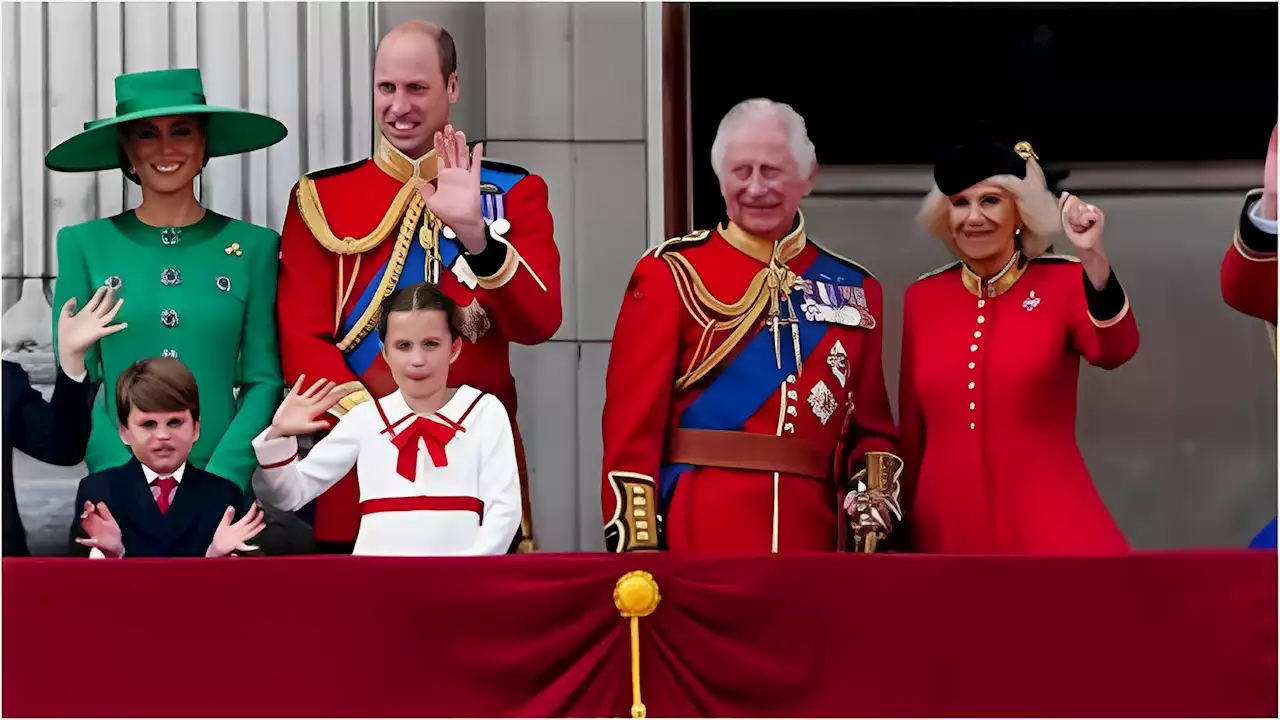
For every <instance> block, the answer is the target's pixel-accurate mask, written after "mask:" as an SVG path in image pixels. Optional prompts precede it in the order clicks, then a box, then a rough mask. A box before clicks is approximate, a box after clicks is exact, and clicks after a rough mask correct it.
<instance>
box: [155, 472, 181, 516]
mask: <svg viewBox="0 0 1280 720" xmlns="http://www.w3.org/2000/svg"><path fill="white" fill-rule="evenodd" d="M155 486H156V487H158V488H160V497H158V498H156V504H157V505H159V506H160V514H161V515H165V514H167V513H168V512H169V495H170V494H171V493H172V492H173V489H174V488H176V487H178V481H177V480H174V479H173V478H171V477H163V478H156V481H155Z"/></svg>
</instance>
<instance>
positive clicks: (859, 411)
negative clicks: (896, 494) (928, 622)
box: [602, 219, 896, 553]
mask: <svg viewBox="0 0 1280 720" xmlns="http://www.w3.org/2000/svg"><path fill="white" fill-rule="evenodd" d="M774 247H775V245H774V243H771V242H769V241H767V240H763V239H761V238H756V237H753V236H750V235H748V234H746V233H744V232H742V231H741V230H739V229H737V228H736V227H734V226H730V228H729V229H727V230H724V229H722V230H721V231H718V232H715V233H711V234H710V235H707V234H706V233H701V234H696V233H695V234H694V235H692V236H689V237H687V238H684V239H678V240H673V241H669V242H668V243H666V244H664V245H663V246H662V247H661V248H659V249H658V250H657V251H655V252H650V253H648V254H647V255H645V257H644V258H642V259H641V261H640V262H639V264H638V265H637V266H636V269H635V272H634V274H633V275H632V278H631V281H630V283H629V285H628V286H627V290H626V296H625V297H624V299H623V303H622V309H621V312H620V314H619V316H618V320H617V326H616V328H615V330H614V334H613V346H612V349H611V351H610V356H609V368H608V375H607V378H606V400H605V406H604V416H603V431H604V473H603V479H602V485H603V488H602V510H603V519H604V522H605V526H606V539H607V540H608V541H609V545H610V546H611V549H615V550H618V551H621V550H626V549H634V546H635V545H637V543H634V542H632V541H634V539H635V536H636V534H637V521H636V517H635V516H634V515H633V514H632V512H631V511H632V510H635V509H638V510H639V511H640V513H641V515H640V518H641V519H640V520H639V523H640V524H639V527H640V528H641V529H640V530H639V532H640V533H643V535H642V537H643V539H645V540H652V539H653V534H652V532H650V531H651V530H652V529H653V525H652V521H653V517H652V510H653V508H654V506H657V507H658V510H659V512H665V513H666V515H665V516H664V517H663V518H662V520H663V522H665V548H666V549H670V550H673V551H696V552H723V553H767V552H770V551H771V550H776V551H782V552H786V551H830V550H833V549H835V548H836V537H837V525H836V523H837V517H843V511H841V512H840V514H839V515H838V514H837V511H836V485H835V482H834V481H833V479H832V477H831V476H832V475H834V474H837V473H840V474H843V473H844V471H843V470H839V471H837V470H835V469H834V468H833V467H832V464H833V463H836V464H839V463H840V462H841V461H840V460H834V458H835V457H836V456H837V445H838V444H840V443H844V447H847V448H848V449H849V454H848V457H850V458H853V462H854V463H855V464H856V463H857V458H861V457H863V456H864V455H865V454H866V453H868V452H872V451H881V452H896V450H895V446H896V429H895V426H894V422H893V415H892V411H891V409H890V406H889V401H888V395H887V393H886V391H885V384H884V373H883V366H882V363H881V344H882V331H881V325H880V323H881V322H882V320H883V317H882V315H881V307H882V294H881V289H880V284H879V283H878V282H877V281H876V280H875V279H874V278H873V277H871V275H870V274H868V273H867V272H866V271H865V270H864V269H862V268H860V267H858V266H857V265H855V264H853V263H851V262H849V261H847V260H843V259H840V258H837V257H835V256H833V255H831V254H830V253H827V252H826V251H824V250H821V249H820V248H818V247H817V246H816V245H814V244H813V243H812V242H811V241H809V240H807V238H806V237H805V235H804V226H803V219H801V220H800V224H799V225H798V227H797V229H796V230H795V231H793V233H792V234H791V235H789V236H788V237H786V238H783V239H782V240H779V241H778V243H777V249H778V253H779V256H780V257H781V258H782V259H783V262H784V264H785V268H786V269H789V270H790V271H791V272H793V273H794V274H795V275H799V276H802V277H807V276H810V275H812V276H813V277H815V278H825V282H829V283H832V284H836V285H843V286H845V287H846V288H847V291H846V295H847V296H848V297H849V298H852V300H851V303H859V302H860V303H861V305H859V306H858V307H857V308H855V310H856V313H857V315H856V317H857V318H861V320H862V323H861V324H860V325H859V324H855V325H853V326H850V325H841V324H836V323H834V322H823V321H821V320H818V321H813V322H810V321H809V318H808V316H807V315H806V316H805V322H804V323H796V324H795V326H796V327H799V336H798V337H799V344H800V346H801V347H800V351H801V353H802V358H803V361H802V363H800V365H799V367H800V372H798V373H797V372H795V368H796V362H795V354H796V342H795V340H793V337H792V334H791V329H790V328H791V326H788V325H786V324H782V325H781V327H780V330H779V338H778V345H777V351H776V354H775V346H774V343H773V332H772V331H771V329H770V327H768V326H767V318H768V317H769V310H768V308H767V307H766V308H765V309H764V312H762V313H760V314H759V315H757V316H755V317H754V319H753V320H750V322H749V323H744V330H749V332H747V333H746V336H745V337H744V338H742V339H741V341H740V342H738V343H736V344H735V345H734V346H733V348H732V351H731V352H730V353H729V354H728V355H727V356H726V357H724V358H723V359H721V360H720V361H719V362H718V363H717V364H715V365H714V366H713V367H712V369H711V371H709V372H707V373H706V374H705V375H704V376H702V377H701V378H699V379H697V380H696V381H694V382H692V383H691V384H689V385H687V387H683V388H681V387H678V383H679V380H680V378H682V377H684V376H686V374H687V373H688V372H689V371H690V369H692V367H693V366H694V365H695V364H696V363H695V361H696V360H698V359H699V358H705V357H707V356H708V355H712V354H714V353H713V351H714V350H715V349H716V348H720V347H726V346H725V345H724V343H725V341H726V339H727V338H729V337H730V335H731V334H732V329H724V330H721V331H719V332H716V333H713V334H711V335H710V336H708V337H706V338H704V324H705V322H704V321H707V320H711V319H718V320H721V321H724V320H728V319H732V318H733V317H735V313H731V312H715V311H714V310H711V309H710V307H711V306H710V305H709V304H708V303H706V302H703V301H700V300H699V299H698V297H699V294H698V291H697V288H696V287H695V286H696V284H697V283H698V282H701V283H704V284H705V286H704V290H705V291H706V292H708V293H709V294H710V295H711V296H712V299H713V300H714V301H718V302H720V303H723V304H725V305H732V304H734V303H737V302H738V301H739V300H740V299H746V300H748V301H749V298H747V297H746V296H747V295H748V294H749V293H748V289H749V287H750V286H751V285H752V281H753V279H755V278H757V276H758V275H759V274H760V273H762V271H765V269H766V267H767V262H768V258H769V256H770V254H771V253H772V252H773V250H774ZM679 258H682V259H683V262H687V265H682V267H687V268H689V269H690V270H691V272H686V273H681V272H677V270H676V269H675V268H676V265H679V264H680V263H681V262H682V261H680V260H678V259H679ZM673 263H674V264H673ZM691 278H692V281H691V280H690V279H691ZM854 286H857V290H856V291H855V290H854ZM827 289H828V290H830V289H831V286H830V285H829V286H827ZM810 290H812V287H810ZM753 297H757V296H753ZM758 297H762V298H763V297H765V295H760V296H758ZM790 297H791V298H792V299H793V302H794V307H795V308H796V311H797V312H798V313H806V312H810V313H816V312H818V310H817V308H816V307H815V308H811V309H810V310H805V309H804V306H805V302H804V301H805V295H804V293H803V292H802V291H799V290H797V291H796V292H793V293H791V295H790ZM828 297H830V295H828ZM703 300H706V298H703ZM782 308H783V311H782V314H783V315H784V316H786V312H787V311H786V309H785V308H786V304H785V301H783V304H782ZM722 310H723V308H722ZM736 316H738V317H741V316H742V315H741V314H740V313H739V314H737V315H736ZM749 316H750V313H748V317H749ZM844 317H845V320H846V321H847V320H848V318H850V317H855V315H853V314H847V315H846V316H844ZM872 319H873V320H874V322H873V321H872ZM806 353H807V355H806ZM779 365H781V368H779ZM681 427H684V428H701V429H711V430H725V431H737V432H745V433H755V434H758V435H759V436H760V437H761V438H764V437H765V436H768V439H769V440H772V439H774V438H793V439H801V440H805V441H808V442H809V445H808V446H807V447H809V448H810V449H812V450H813V454H814V455H815V456H819V457H824V458H825V459H826V460H825V461H826V463H827V467H828V468H831V470H830V471H823V472H822V474H823V475H824V477H822V478H816V477H812V476H804V475H799V474H793V473H788V472H785V471H782V472H776V473H775V472H770V471H766V470H759V469H733V468H726V467H721V466H711V465H707V464H694V463H690V462H683V463H680V462H674V461H673V460H672V453H673V447H672V442H671V438H672V437H673V433H674V432H675V431H676V430H677V429H678V428H681ZM741 437H742V436H739V438H741ZM747 439H750V438H747ZM839 454H840V455H843V453H839ZM785 464H786V463H785V462H784V459H783V458H779V466H778V469H779V470H784V467H783V466H784V465H785ZM775 478H776V479H775ZM847 479H848V475H844V477H841V478H839V480H840V481H844V480H847ZM615 481H617V482H615ZM633 493H634V496H633ZM637 498H639V500H638V501H637V500H636V499H637ZM633 502H640V503H643V504H641V505H640V506H639V507H638V508H636V507H632V503H633ZM646 523H648V524H646ZM620 535H621V539H620V538H619V536H620ZM644 544H645V543H644V542H641V543H638V545H641V546H643V545H644ZM650 544H652V543H650Z"/></svg>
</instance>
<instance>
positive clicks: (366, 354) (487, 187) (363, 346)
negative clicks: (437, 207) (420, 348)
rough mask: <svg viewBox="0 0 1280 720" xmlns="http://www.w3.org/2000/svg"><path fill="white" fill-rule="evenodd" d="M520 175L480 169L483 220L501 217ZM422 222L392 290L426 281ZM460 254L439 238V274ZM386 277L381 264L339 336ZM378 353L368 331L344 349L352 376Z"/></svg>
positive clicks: (379, 342) (361, 372)
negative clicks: (505, 197)
mask: <svg viewBox="0 0 1280 720" xmlns="http://www.w3.org/2000/svg"><path fill="white" fill-rule="evenodd" d="M523 177H524V175H520V174H517V173H513V172H509V171H504V170H495V169H491V168H488V167H481V168H480V182H481V183H482V185H483V186H484V187H482V188H481V191H480V207H481V212H482V214H483V215H484V217H485V219H486V220H488V221H489V222H493V221H494V220H497V219H498V218H501V217H505V214H506V207H505V205H504V203H503V195H505V194H506V192H507V191H509V190H510V189H511V188H512V187H514V186H515V184H516V183H517V182H519V181H520V179H521V178H523ZM425 220H426V213H425V212H424V213H423V217H422V220H419V221H418V227H417V228H414V240H413V242H412V243H411V244H410V245H409V255H408V256H407V257H406V258H405V261H404V267H403V268H401V271H400V279H399V280H398V281H397V282H396V287H395V289H396V290H399V289H400V288H403V287H408V286H410V285H416V284H418V283H420V282H424V281H426V262H427V251H426V249H424V248H423V247H422V243H420V242H418V240H417V233H419V232H422V224H423V222H424V221H425ZM461 253H462V245H461V244H460V243H459V242H458V241H457V240H450V239H448V238H446V237H445V236H444V235H441V236H440V272H441V273H443V272H445V271H447V270H452V269H453V264H454V263H455V262H457V260H458V256H459V255H461ZM386 274H387V263H383V264H382V267H380V268H378V272H377V274H376V275H375V276H374V277H375V279H374V280H373V281H372V282H370V283H369V285H368V286H367V287H366V288H365V289H364V292H362V293H360V297H359V298H358V299H357V300H356V304H355V307H353V308H352V309H351V314H349V315H348V316H347V317H346V319H345V320H344V321H343V323H342V336H343V337H346V335H347V334H348V333H350V332H351V330H352V328H354V327H355V326H356V323H357V322H359V320H360V317H361V316H362V315H364V311H365V309H366V308H368V307H369V304H370V303H372V302H373V301H374V299H375V298H374V295H375V294H377V292H378V286H379V285H381V280H382V278H383V277H384V276H386ZM381 352H382V340H380V339H379V338H378V334H377V333H376V332H371V333H369V334H368V335H366V336H365V337H364V339H363V340H361V341H360V342H358V343H356V345H355V347H352V348H348V349H347V351H346V354H347V367H349V368H351V370H352V371H353V372H354V373H355V374H356V377H360V376H362V375H364V373H365V372H366V371H367V370H368V369H369V367H370V366H371V365H373V361H374V360H375V359H376V358H377V357H378V353H381Z"/></svg>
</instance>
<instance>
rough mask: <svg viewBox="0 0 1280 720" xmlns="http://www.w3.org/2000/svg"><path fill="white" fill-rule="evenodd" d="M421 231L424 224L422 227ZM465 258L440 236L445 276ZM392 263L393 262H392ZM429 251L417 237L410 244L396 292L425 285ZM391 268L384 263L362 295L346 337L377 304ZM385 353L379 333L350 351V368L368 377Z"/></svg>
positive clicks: (348, 319) (345, 330) (345, 324)
mask: <svg viewBox="0 0 1280 720" xmlns="http://www.w3.org/2000/svg"><path fill="white" fill-rule="evenodd" d="M419 228H421V224H419ZM459 255H461V252H460V249H459V246H458V241H457V240H450V239H448V238H446V237H445V236H444V235H441V236H440V265H441V272H445V271H447V270H449V269H451V268H452V267H453V264H454V263H455V262H457V260H458V257H459ZM388 262H390V261H389V260H388ZM426 263H427V251H426V249H425V248H423V247H422V243H420V242H418V239H417V237H416V235H415V237H414V239H413V241H412V242H411V243H410V244H409V254H408V256H406V257H405V259H404V267H402V268H401V269H400V279H399V280H398V281H397V282H396V289H397V290H398V289H400V288H403V287H408V286H410V285H416V284H418V283H420V282H424V281H425V280H426V278H427V275H426ZM387 264H388V263H383V264H382V267H381V268H379V269H378V272H377V274H376V275H375V276H374V280H373V281H371V282H370V283H369V285H368V286H367V287H366V288H365V289H364V292H363V293H361V294H360V298H359V299H358V300H357V301H356V305H355V307H354V308H352V310H351V314H349V315H347V317H346V320H344V321H343V323H342V334H343V336H346V334H347V333H349V332H351V330H352V328H354V327H355V326H356V323H357V322H359V320H360V316H361V315H363V314H364V311H365V308H368V307H369V304H370V303H372V302H373V300H374V295H375V294H376V293H377V292H378V287H379V285H381V284H382V283H381V280H382V278H383V276H385V275H386V273H387ZM380 352H382V340H381V339H380V338H379V337H378V333H376V332H371V333H369V334H368V335H365V336H364V339H363V340H361V341H360V342H358V343H356V345H355V347H352V348H348V349H347V367H349V368H351V370H352V371H353V372H355V374H356V377H360V376H362V375H364V373H365V372H366V371H367V370H368V369H369V367H370V366H371V365H373V361H374V360H375V359H376V358H377V357H378V353H380Z"/></svg>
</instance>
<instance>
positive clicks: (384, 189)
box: [278, 21, 561, 549]
mask: <svg viewBox="0 0 1280 720" xmlns="http://www.w3.org/2000/svg"><path fill="white" fill-rule="evenodd" d="M456 58H457V54H456V51H455V48H454V44H453V39H452V38H451V36H450V35H449V34H448V32H446V31H444V30H443V29H441V28H439V27H437V26H434V25H431V24H429V23H425V22H421V21H411V22H407V23H404V24H402V25H400V26H398V27H397V28H395V29H393V30H392V31H391V32H390V33H388V34H387V36H386V37H384V38H383V39H382V42H381V43H380V44H379V46H378V53H377V59H376V61H375V66H374V98H373V99H374V113H375V115H376V119H377V125H378V129H379V131H380V137H379V139H378V145H377V148H376V151H375V153H374V156H373V158H371V159H369V160H362V161H360V162H357V163H354V164H351V165H347V166H343V167H339V168H334V169H331V170H323V171H320V172H316V173H312V174H310V175H307V176H305V177H303V178H302V179H301V180H299V181H298V184H297V186H296V187H295V188H294V191H293V200H294V202H292V203H290V207H289V212H288V215H287V216H286V218H285V223H284V231H283V233H282V234H281V254H280V284H279V303H278V305H279V321H280V334H281V342H280V347H281V355H282V362H283V366H284V368H283V369H284V375H285V378H286V380H287V381H288V382H289V383H293V382H295V381H296V380H297V378H298V377H299V376H300V375H306V376H307V377H308V378H311V379H317V378H321V377H323V378H327V379H329V380H333V381H335V382H337V383H339V384H340V385H341V386H342V387H343V388H345V389H346V390H347V391H348V392H347V394H346V396H345V397H344V398H343V399H342V401H341V402H340V403H339V404H338V405H337V406H336V407H335V408H334V410H333V411H332V412H333V415H334V422H336V418H337V417H340V416H341V415H342V414H344V413H345V412H346V411H348V410H350V409H351V408H352V407H354V406H356V405H357V404H359V403H362V402H365V401H367V400H369V399H370V397H381V396H384V395H387V394H390V393H392V392H394V391H395V389H396V386H395V383H394V382H393V380H392V378H391V374H390V370H389V369H388V368H387V365H386V362H385V361H384V360H383V358H382V354H381V347H380V343H379V340H378V335H377V333H376V332H375V331H374V330H375V327H376V325H377V320H378V309H379V307H380V305H381V303H382V302H383V300H384V299H385V298H386V297H387V296H388V295H390V294H391V293H392V292H393V291H394V290H395V289H396V288H398V287H403V286H406V285H411V284H414V283H418V282H423V281H424V280H425V281H428V282H433V283H436V284H438V285H439V286H440V287H441V288H442V289H444V291H445V292H446V293H448V294H449V296H450V297H451V298H453V299H454V300H456V301H457V303H458V307H459V308H460V312H461V317H460V324H461V327H462V331H463V333H464V334H465V335H466V340H465V342H464V343H463V351H462V355H461V356H460V357H459V358H458V361H457V362H456V363H455V364H454V366H453V368H452V369H451V370H450V380H451V381H454V382H457V383H465V384H468V385H472V386H474V387H476V388H479V389H481V390H484V391H487V392H490V393H492V394H494V395H495V396H497V397H498V399H500V400H501V401H502V403H503V405H505V406H506V408H507V411H508V413H509V414H510V415H511V418H512V420H514V419H515V416H516V387H515V380H514V379H513V378H512V375H511V367H510V361H509V359H508V346H509V345H510V343H512V342H517V343H521V344H525V345H534V344H537V343H541V342H544V341H546V340H548V339H549V338H550V337H551V336H552V334H554V333H555V332H556V330H557V329H558V328H559V327H560V321H561V298H560V256H559V251H558V250H557V248H556V244H555V240H554V237H553V233H552V220H551V212H550V210H549V209H548V207H547V185H546V183H545V182H544V181H543V180H542V178H540V177H538V176H537V175H533V174H530V173H529V172H528V171H527V170H524V169H523V168H519V167H516V166H514V165H507V164H504V163H495V162H491V161H488V160H483V159H482V152H483V151H482V148H481V147H479V146H477V147H476V148H475V149H474V150H473V151H470V152H469V151H468V148H467V145H466V138H465V136H464V135H463V134H462V133H461V132H455V131H454V130H453V128H452V126H450V125H449V124H448V123H449V107H450V105H451V104H452V103H454V102H456V101H457V99H458V75H457V59H456ZM519 438H520V436H519V433H518V431H517V433H516V444H517V454H518V455H519V459H520V467H521V481H522V490H523V495H524V503H525V505H524V520H523V522H522V525H521V533H520V537H519V538H516V539H515V540H514V541H513V546H514V545H515V544H516V543H517V542H518V543H519V544H520V545H522V546H523V547H524V549H530V548H531V547H532V542H533V534H532V522H531V517H530V512H529V490H528V481H527V473H526V472H525V471H524V457H523V448H522V447H521V446H520V440H519ZM354 473H355V471H354V470H353V471H352V474H351V475H349V476H348V477H347V478H345V479H344V480H342V481H341V482H339V483H338V484H337V485H335V486H334V487H333V488H331V489H330V490H329V491H328V492H326V493H325V494H324V495H322V496H321V497H320V499H319V501H318V503H317V508H316V519H315V533H316V540H317V544H318V545H322V544H331V545H332V544H336V545H337V546H338V548H341V549H346V548H349V546H350V543H352V542H353V541H354V539H355V535H356V531H357V529H358V528H359V521H360V503H359V490H358V486H357V484H356V482H355V474H354ZM322 546H323V545H322Z"/></svg>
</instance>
